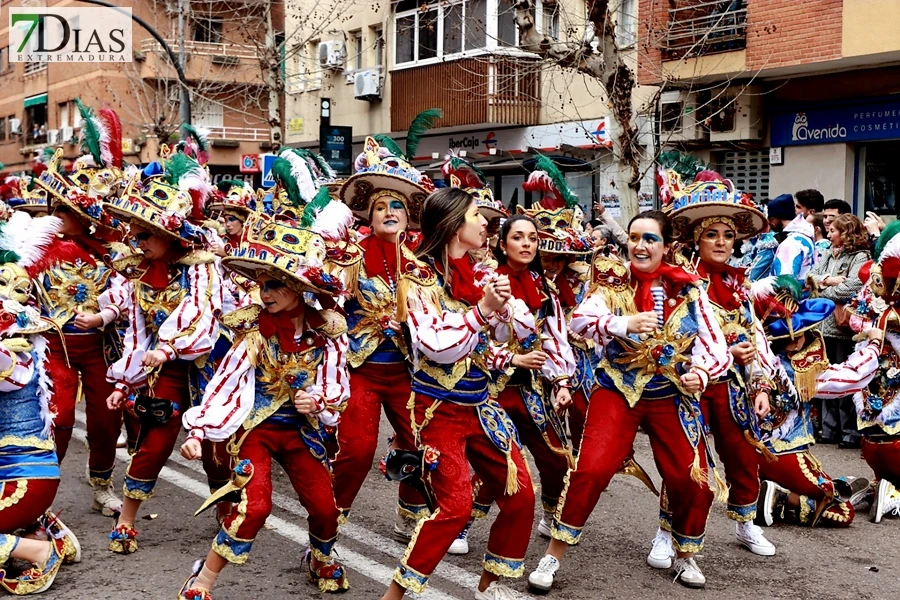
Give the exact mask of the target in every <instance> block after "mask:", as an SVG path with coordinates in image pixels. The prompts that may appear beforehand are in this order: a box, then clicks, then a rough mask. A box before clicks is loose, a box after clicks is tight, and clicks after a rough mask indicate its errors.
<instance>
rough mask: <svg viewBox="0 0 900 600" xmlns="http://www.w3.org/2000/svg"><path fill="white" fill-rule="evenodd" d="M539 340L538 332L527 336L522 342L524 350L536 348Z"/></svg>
mask: <svg viewBox="0 0 900 600" xmlns="http://www.w3.org/2000/svg"><path fill="white" fill-rule="evenodd" d="M537 340H538V336H537V334H534V333H532V334H531V335H529V336H528V337H527V338H525V340H524V341H523V342H522V348H523V349H524V350H528V351H530V350H531V349H532V348H534V343H535V342H536V341H537Z"/></svg>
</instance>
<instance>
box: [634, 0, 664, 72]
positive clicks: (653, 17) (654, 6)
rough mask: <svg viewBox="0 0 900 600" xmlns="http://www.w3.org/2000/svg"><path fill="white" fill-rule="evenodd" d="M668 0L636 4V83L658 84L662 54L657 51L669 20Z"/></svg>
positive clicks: (645, 1) (650, 0)
mask: <svg viewBox="0 0 900 600" xmlns="http://www.w3.org/2000/svg"><path fill="white" fill-rule="evenodd" d="M668 6H669V2H668V0H640V1H639V2H638V33H637V35H638V44H637V45H638V83H640V84H641V85H652V84H655V83H659V80H660V73H661V67H662V52H661V51H660V49H659V46H660V42H661V41H662V36H663V34H664V33H665V31H666V27H667V25H668V20H669V12H668V10H667V9H668Z"/></svg>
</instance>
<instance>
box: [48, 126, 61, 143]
mask: <svg viewBox="0 0 900 600" xmlns="http://www.w3.org/2000/svg"><path fill="white" fill-rule="evenodd" d="M58 140H59V129H51V130H49V131H47V143H48V144H50V145H51V146H55V145H56V143H57V141H58Z"/></svg>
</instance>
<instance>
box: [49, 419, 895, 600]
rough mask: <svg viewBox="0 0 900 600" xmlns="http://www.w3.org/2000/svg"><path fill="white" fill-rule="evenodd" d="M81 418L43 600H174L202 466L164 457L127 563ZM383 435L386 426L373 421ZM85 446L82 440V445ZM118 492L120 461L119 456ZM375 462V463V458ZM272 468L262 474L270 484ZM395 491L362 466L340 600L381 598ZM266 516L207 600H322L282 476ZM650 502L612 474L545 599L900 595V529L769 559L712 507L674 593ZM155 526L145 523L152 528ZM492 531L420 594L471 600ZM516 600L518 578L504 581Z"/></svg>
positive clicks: (212, 525)
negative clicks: (61, 538)
mask: <svg viewBox="0 0 900 600" xmlns="http://www.w3.org/2000/svg"><path fill="white" fill-rule="evenodd" d="M83 427H84V423H83V416H82V415H81V414H79V422H78V423H77V424H76V431H75V439H74V440H73V442H72V447H71V449H70V450H69V456H68V457H67V459H66V462H65V463H64V465H63V469H62V470H63V484H62V486H61V488H60V492H59V494H58V496H57V498H56V501H55V503H54V508H55V509H56V510H57V511H58V512H59V513H60V517H61V518H62V520H63V521H64V522H65V523H66V524H67V525H68V526H69V527H70V528H71V529H73V530H74V531H75V532H76V534H77V535H78V538H79V540H80V541H81V545H82V548H83V560H82V562H81V563H80V564H77V565H72V566H65V567H63V569H62V571H61V572H60V574H59V576H58V577H57V579H56V582H55V584H54V586H53V588H52V589H51V590H50V591H48V592H47V593H45V594H43V597H44V598H60V599H63V598H65V599H67V600H89V599H90V600H93V599H97V598H104V599H114V600H148V599H154V600H155V599H168V600H171V599H173V598H175V595H176V593H177V591H178V589H179V588H180V586H181V584H182V583H183V581H184V579H185V578H186V577H187V575H188V574H189V571H190V568H191V564H192V563H193V561H194V560H196V559H198V558H200V557H202V556H204V555H205V554H206V552H207V550H208V549H209V547H210V542H211V541H212V539H213V537H214V536H215V533H216V530H217V526H216V522H215V519H214V517H213V516H212V514H210V513H205V514H203V515H201V516H199V517H196V518H194V517H193V516H192V514H193V512H194V510H196V508H197V507H198V506H199V505H200V503H201V502H202V501H203V499H204V498H206V496H207V494H208V491H207V486H206V481H205V477H204V476H203V472H202V469H201V467H200V465H199V463H196V462H195V463H188V462H186V461H183V460H182V459H181V458H180V457H176V456H173V458H172V459H171V460H170V461H169V463H168V465H167V467H166V468H165V469H164V470H163V473H162V475H161V480H160V482H159V485H158V486H157V488H156V493H155V496H154V497H153V498H152V499H151V500H150V501H149V502H146V503H145V504H144V507H142V510H141V513H140V516H139V520H138V523H137V525H136V527H137V529H138V531H139V532H140V536H139V542H140V550H139V551H138V552H137V553H136V554H133V555H130V556H120V555H116V554H112V553H110V552H109V551H108V550H107V542H106V535H107V534H108V533H109V530H110V529H111V527H112V525H113V520H112V519H110V518H107V517H103V516H100V515H99V514H98V513H92V512H91V511H90V504H91V490H90V488H89V487H88V485H87V483H86V482H85V475H84V473H85V461H86V460H87V453H86V449H85V447H84V444H83V440H84V429H83ZM382 432H383V434H382V436H381V437H382V438H386V437H387V432H388V429H387V424H386V422H383V423H382ZM79 441H80V442H82V443H80V442H79ZM636 450H637V454H636V456H637V458H638V460H639V461H640V462H641V464H642V465H644V466H645V467H646V468H647V469H648V471H649V472H650V473H651V474H652V476H653V478H654V481H655V482H656V483H657V485H658V484H659V481H660V479H659V476H658V474H657V473H656V470H655V469H654V468H653V461H652V458H651V454H650V448H649V444H648V443H647V438H646V437H645V436H643V435H640V434H639V435H638V439H637V442H636ZM814 452H815V454H816V455H817V456H818V457H819V459H820V460H821V461H822V463H823V464H824V466H825V469H826V470H827V471H828V472H829V473H830V474H832V475H833V476H837V475H841V474H850V475H863V476H867V477H868V476H871V472H870V471H869V469H868V467H867V466H866V464H865V462H864V461H863V460H862V459H861V458H860V456H859V453H858V452H856V451H850V450H838V449H837V448H836V447H835V446H820V447H817V448H816V449H815V451H814ZM119 458H120V463H119V464H118V466H117V471H116V476H117V482H118V483H117V486H120V485H121V477H122V474H123V472H124V465H125V462H124V461H125V460H126V459H127V456H126V454H125V452H124V451H120V452H119ZM376 458H378V457H376ZM278 472H279V471H278V470H277V469H275V470H273V473H278ZM395 498H396V487H395V484H392V483H390V482H386V481H384V479H383V478H382V477H381V475H380V474H379V473H378V470H377V468H374V467H373V469H372V471H371V473H370V476H369V478H368V479H367V481H366V483H365V486H364V487H363V490H362V492H361V493H360V496H359V498H358V499H357V503H356V505H355V506H354V512H353V515H352V519H351V523H350V524H349V525H347V526H346V527H344V528H343V529H342V531H341V535H342V537H341V539H340V542H339V544H338V553H339V556H340V559H341V560H342V561H343V562H344V564H345V565H346V566H347V567H348V569H349V577H350V583H351V586H352V587H351V589H350V591H349V592H347V593H346V594H344V596H343V597H345V598H378V597H380V594H381V593H382V592H383V590H384V588H385V586H386V585H387V583H388V582H389V581H390V577H391V573H392V571H393V568H394V565H395V564H396V561H397V560H398V559H399V557H400V556H402V554H403V550H404V546H402V545H401V544H399V543H397V542H395V541H394V540H393V539H392V538H391V536H390V534H391V529H392V525H393V510H394V505H395V504H394V503H395ZM274 504H275V507H274V509H273V513H272V516H271V517H270V518H269V520H268V522H267V526H266V529H265V530H263V531H262V532H261V533H260V536H259V537H258V538H257V541H256V543H255V544H254V546H253V552H252V554H251V557H250V560H249V562H248V563H247V564H246V565H244V566H243V567H234V566H231V565H229V566H228V567H227V568H226V569H225V571H224V572H223V573H222V575H221V576H220V578H219V581H218V584H217V586H216V588H215V590H214V594H213V595H214V596H215V599H216V600H249V599H263V598H265V599H266V600H280V599H288V598H318V597H320V596H323V594H320V593H319V592H318V590H317V588H315V587H314V586H313V585H312V584H310V583H308V582H307V579H306V574H305V571H304V567H303V565H301V558H302V556H303V552H304V549H305V546H306V520H305V515H306V513H305V511H304V510H303V509H302V508H301V507H300V505H299V503H298V502H297V500H296V497H295V496H294V495H293V494H292V490H291V488H290V486H289V484H288V483H287V478H286V477H285V476H283V474H282V477H280V478H279V479H278V480H277V481H276V483H275V497H274ZM656 516H657V508H656V497H655V496H653V495H652V494H651V493H650V492H649V491H648V490H647V489H646V488H645V487H644V486H643V484H641V483H639V482H638V481H637V480H636V479H634V478H631V477H625V476H618V477H617V478H616V479H615V480H613V482H612V484H611V485H610V487H609V490H608V491H607V492H606V493H605V494H604V495H603V497H601V500H600V503H599V505H598V506H597V508H596V510H595V511H594V514H593V516H592V518H591V520H590V521H589V522H588V525H587V527H586V530H585V534H584V536H583V538H582V543H581V544H580V545H579V546H578V547H576V548H573V549H571V550H570V551H569V553H568V555H567V559H566V561H565V562H564V564H563V567H562V570H561V571H560V573H559V575H558V577H557V582H556V585H555V587H554V590H553V591H552V592H551V593H550V595H549V596H548V598H553V599H560V600H563V599H566V600H574V599H595V598H598V599H599V598H616V599H621V600H630V599H635V600H637V599H645V598H662V597H667V598H672V599H682V598H685V599H687V598H695V599H696V598H706V599H711V598H723V599H724V598H727V599H741V598H747V599H753V600H760V599H767V598H773V599H774V598H779V599H780V598H785V599H787V598H790V599H797V598H800V599H803V600H813V599H818V598H828V599H844V598H846V599H851V598H852V599H873V600H875V599H882V598H884V599H888V598H891V599H895V598H898V597H900V519H885V520H884V521H883V522H882V523H881V524H879V525H875V524H873V523H871V522H870V521H869V519H868V515H860V516H858V518H857V520H856V521H855V522H854V524H853V525H852V527H850V528H849V529H806V528H800V527H797V526H776V527H773V528H770V529H768V530H767V532H766V533H767V535H768V537H769V539H771V540H772V541H773V542H774V543H775V544H776V545H777V547H778V554H777V555H776V556H775V557H772V558H763V557H758V556H755V555H753V554H751V553H750V552H748V551H747V550H744V549H743V548H742V547H740V546H738V545H737V543H736V542H735V539H734V524H733V523H732V522H731V521H729V520H728V519H726V517H725V507H724V505H723V504H716V505H714V507H713V513H712V515H711V516H710V519H709V529H708V534H707V544H706V549H705V550H704V552H703V554H702V555H701V556H700V557H699V559H698V563H699V565H700V567H701V568H702V569H703V571H704V573H705V574H706V576H707V579H708V583H707V587H706V589H705V590H699V591H698V590H688V589H686V588H683V587H681V586H680V585H678V584H673V583H672V574H671V573H670V572H669V571H659V570H655V569H652V568H650V567H648V566H647V564H646V562H645V559H646V555H647V552H648V551H649V547H650V541H651V540H652V538H653V536H654V534H655V531H656ZM150 517H153V518H150ZM538 518H539V516H536V520H535V532H534V537H533V541H532V545H531V547H530V548H529V552H528V562H527V564H528V567H527V568H528V570H530V569H531V568H533V567H534V566H535V565H536V564H537V561H538V560H539V558H540V557H541V556H542V554H543V551H544V549H545V548H546V542H545V541H544V540H543V539H541V538H539V537H538V535H537V531H536V523H537V519H538ZM488 526H489V523H487V522H484V521H481V522H478V523H476V525H475V526H474V527H473V530H472V533H471V535H470V545H471V548H472V551H471V553H470V554H469V555H468V556H459V557H456V556H448V557H447V558H446V559H445V560H444V562H443V563H442V564H441V565H440V567H439V569H438V571H437V572H436V574H435V576H434V577H433V578H432V580H431V585H430V586H429V589H428V590H427V591H426V593H425V594H423V595H422V596H421V597H422V598H425V599H429V600H452V599H469V598H472V597H473V594H474V589H475V585H476V583H477V581H478V576H479V574H480V570H481V567H480V559H479V557H480V555H481V552H483V550H484V547H485V544H486V539H487V533H488V529H489V527H488ZM511 586H512V587H513V588H514V589H515V590H516V591H517V592H519V594H520V597H521V598H531V597H532V596H531V595H529V594H528V593H527V589H526V580H525V578H523V579H520V580H517V581H513V582H511Z"/></svg>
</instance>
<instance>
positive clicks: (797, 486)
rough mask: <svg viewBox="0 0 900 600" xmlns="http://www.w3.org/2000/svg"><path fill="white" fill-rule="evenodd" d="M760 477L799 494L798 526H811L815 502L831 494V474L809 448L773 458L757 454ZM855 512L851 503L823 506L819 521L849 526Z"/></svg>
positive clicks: (832, 492) (822, 523)
mask: <svg viewBox="0 0 900 600" xmlns="http://www.w3.org/2000/svg"><path fill="white" fill-rule="evenodd" d="M759 476H760V478H762V479H766V480H769V481H774V482H775V483H777V484H778V485H780V486H781V487H783V488H787V489H788V490H790V491H791V492H792V493H794V494H797V495H798V496H800V508H799V510H798V512H797V519H796V520H797V522H798V523H800V524H801V525H811V524H812V522H813V518H814V516H815V512H816V506H817V504H818V503H819V502H824V501H825V500H826V499H828V498H831V497H833V496H834V483H833V482H832V480H831V477H829V476H828V475H827V474H826V473H825V472H824V471H823V470H822V465H821V464H820V463H819V461H818V460H817V459H816V457H815V456H813V455H812V453H811V452H810V451H809V450H805V451H803V452H796V453H794V454H781V455H779V456H778V457H777V458H776V460H775V461H770V460H768V459H767V458H766V457H764V456H760V457H759ZM854 514H855V513H854V511H853V506H852V505H851V504H850V503H849V502H840V503H835V504H833V505H831V506H829V507H828V508H826V509H825V511H824V512H823V513H822V517H821V519H820V520H819V524H820V525H827V526H831V527H849V526H850V523H852V522H853V517H854Z"/></svg>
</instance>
